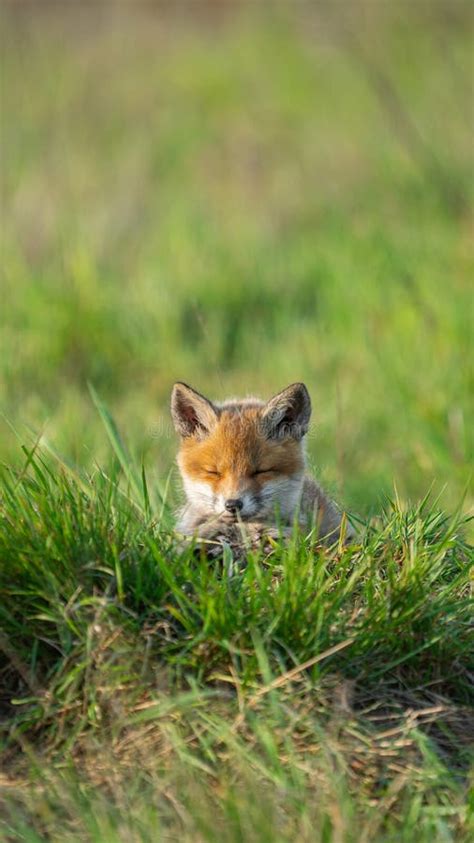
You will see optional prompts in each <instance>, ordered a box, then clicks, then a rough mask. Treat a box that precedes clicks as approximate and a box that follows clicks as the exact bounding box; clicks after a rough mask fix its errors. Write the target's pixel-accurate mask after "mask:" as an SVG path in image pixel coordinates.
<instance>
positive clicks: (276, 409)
mask: <svg viewBox="0 0 474 843" xmlns="http://www.w3.org/2000/svg"><path fill="white" fill-rule="evenodd" d="M310 417H311V398H310V397H309V392H308V390H307V389H306V387H305V385H304V383H292V384H291V386H287V387H286V389H283V390H282V391H281V392H278V394H277V395H274V396H273V398H270V401H268V402H267V403H266V404H265V407H264V408H263V410H262V424H263V430H264V433H265V435H266V436H268V438H269V439H282V438H284V437H286V436H291V437H292V438H293V439H302V437H303V436H304V435H305V433H306V432H307V430H308V425H309V420H310Z"/></svg>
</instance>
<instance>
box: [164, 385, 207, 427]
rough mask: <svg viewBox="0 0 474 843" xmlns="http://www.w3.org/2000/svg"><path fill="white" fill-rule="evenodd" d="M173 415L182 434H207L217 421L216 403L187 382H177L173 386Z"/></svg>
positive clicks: (174, 422)
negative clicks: (212, 402)
mask: <svg viewBox="0 0 474 843" xmlns="http://www.w3.org/2000/svg"><path fill="white" fill-rule="evenodd" d="M171 416H172V418H173V424H174V427H175V430H176V432H177V433H179V435H180V436H195V435H197V436H202V435H206V434H207V433H209V431H210V430H212V428H213V427H214V425H215V424H216V422H217V410H216V408H215V407H214V405H213V404H211V402H210V401H208V400H207V398H204V395H201V394H200V393H199V392H196V390H195V389H191V387H190V386H188V385H187V384H185V383H175V385H174V387H173V392H172V393H171Z"/></svg>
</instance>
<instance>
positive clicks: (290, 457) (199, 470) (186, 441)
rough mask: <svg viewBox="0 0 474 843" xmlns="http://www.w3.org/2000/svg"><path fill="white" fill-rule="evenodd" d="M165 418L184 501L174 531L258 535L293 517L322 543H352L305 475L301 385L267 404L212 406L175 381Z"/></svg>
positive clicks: (306, 411) (305, 401)
mask: <svg viewBox="0 0 474 843" xmlns="http://www.w3.org/2000/svg"><path fill="white" fill-rule="evenodd" d="M171 414H172V417H173V422H174V426H175V429H176V431H177V432H178V433H179V435H180V437H181V444H180V449H179V454H178V465H179V469H180V472H181V476H182V479H183V485H184V490H185V493H186V498H187V502H186V504H185V506H184V507H183V509H182V511H181V513H180V518H179V521H178V524H177V530H178V532H180V533H183V534H185V535H186V536H196V537H203V538H207V537H209V536H212V532H213V530H214V531H217V532H218V531H222V529H224V530H225V525H232V524H234V525H235V524H238V525H240V526H243V524H242V522H245V525H246V526H248V527H252V526H254V527H256V526H258V527H259V528H260V530H262V529H264V527H265V526H268V527H269V528H271V527H273V528H275V526H277V525H287V526H290V525H293V523H294V522H295V520H296V521H297V522H298V523H299V524H300V525H301V527H303V528H311V526H315V527H316V528H317V530H318V534H319V538H320V540H322V541H325V542H326V543H327V544H332V543H333V542H335V541H337V540H338V539H339V538H340V537H341V538H342V539H343V540H347V539H350V538H352V536H353V530H352V528H351V526H350V525H349V524H348V522H347V521H346V519H345V518H344V517H343V515H342V513H341V511H340V510H339V509H338V507H337V506H336V504H334V503H333V501H331V500H329V498H328V497H327V496H326V495H325V494H324V492H323V491H322V489H321V488H320V487H319V486H318V484H317V483H316V481H315V480H313V478H312V477H311V476H310V475H308V474H307V473H306V460H305V448H304V436H305V433H306V432H307V430H308V425H309V420H310V416H311V399H310V397H309V393H308V390H307V389H306V387H305V385H304V384H303V383H295V384H292V385H291V386H288V387H287V388H286V389H284V390H283V391H282V392H279V393H278V394H277V395H275V396H274V397H273V398H271V399H270V400H269V401H267V402H266V403H265V402H264V401H260V400H259V399H257V398H245V399H243V400H233V399H231V400H228V401H224V402H223V403H219V404H217V403H214V402H212V401H209V400H208V399H207V398H205V397H204V396H203V395H200V393H199V392H196V391H195V390H194V389H192V388H191V387H190V386H187V385H186V384H184V383H176V384H175V385H174V387H173V393H172V397H171ZM341 530H342V532H343V535H342V536H340V534H341Z"/></svg>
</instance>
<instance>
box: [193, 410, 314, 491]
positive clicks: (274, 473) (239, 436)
mask: <svg viewBox="0 0 474 843" xmlns="http://www.w3.org/2000/svg"><path fill="white" fill-rule="evenodd" d="M259 422H260V408H256V407H243V408H242V409H241V410H240V412H239V413H235V412H232V411H229V410H225V409H223V411H222V413H221V415H220V417H219V419H218V421H217V424H216V426H215V428H214V429H213V430H212V431H211V433H210V434H209V436H208V437H207V438H205V439H203V440H200V439H198V438H196V437H194V436H191V437H188V438H186V439H183V440H182V444H181V448H180V452H179V456H178V462H179V466H180V468H181V470H182V471H183V472H184V473H185V474H186V475H187V476H188V477H191V478H193V479H194V480H203V481H205V482H207V483H209V484H210V485H211V486H212V488H213V491H214V493H215V494H222V495H224V496H225V497H228V498H232V497H238V495H239V494H240V493H241V492H242V491H249V492H252V493H259V492H260V491H261V490H262V488H263V487H264V486H265V484H266V483H268V481H269V479H275V478H277V477H282V476H291V475H294V474H297V473H299V472H302V471H303V469H304V457H303V453H302V448H301V444H300V443H299V442H297V441H295V440H293V439H285V440H273V439H266V438H265V437H264V436H263V435H262V432H261V429H260V424H259ZM263 469H269V470H268V471H264V472H262V470H263ZM257 471H258V472H259V473H258V474H256V473H255V472H257ZM211 472H215V474H214V473H211ZM260 472H262V473H260Z"/></svg>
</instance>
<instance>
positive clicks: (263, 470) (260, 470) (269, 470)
mask: <svg viewBox="0 0 474 843" xmlns="http://www.w3.org/2000/svg"><path fill="white" fill-rule="evenodd" d="M275 471H276V468H257V470H256V471H254V472H253V475H252V476H253V477H256V476H257V474H272V473H274V472H275Z"/></svg>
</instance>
